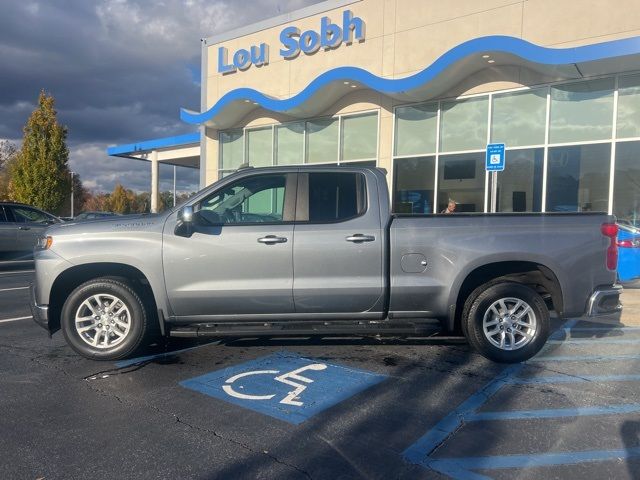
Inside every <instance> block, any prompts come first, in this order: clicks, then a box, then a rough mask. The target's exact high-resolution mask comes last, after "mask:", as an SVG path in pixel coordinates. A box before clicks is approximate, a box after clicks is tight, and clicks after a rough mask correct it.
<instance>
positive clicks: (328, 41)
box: [218, 10, 365, 74]
mask: <svg viewBox="0 0 640 480" xmlns="http://www.w3.org/2000/svg"><path fill="white" fill-rule="evenodd" d="M364 35H365V23H364V21H363V20H362V19H361V18H359V17H354V16H353V12H352V11H351V10H345V11H344V12H343V14H342V26H339V25H336V24H335V23H331V20H330V19H329V17H322V18H321V19H320V31H319V32H318V31H316V30H306V31H304V32H300V29H299V28H298V27H296V26H290V27H286V28H284V29H283V30H282V31H281V32H280V44H281V45H280V51H279V53H280V56H281V57H282V58H284V59H288V60H290V59H293V58H296V57H297V56H298V55H299V54H300V52H302V53H304V54H305V55H312V54H313V53H315V52H317V51H318V50H319V49H321V48H322V49H324V50H331V49H333V48H337V47H339V46H340V45H342V44H343V43H345V44H347V45H350V44H351V43H353V41H354V40H357V41H359V42H362V41H364ZM268 63H269V45H267V44H266V43H261V44H260V45H252V46H251V47H249V48H240V49H238V50H236V51H235V52H234V53H233V55H232V56H229V51H228V50H227V49H226V48H225V47H219V48H218V73H223V74H225V73H233V72H235V71H237V70H243V71H244V70H247V69H248V68H249V67H251V65H255V66H256V67H261V66H263V65H267V64H268Z"/></svg>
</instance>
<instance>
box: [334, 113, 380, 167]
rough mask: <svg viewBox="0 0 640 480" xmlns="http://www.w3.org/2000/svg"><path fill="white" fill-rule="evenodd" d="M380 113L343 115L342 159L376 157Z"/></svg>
mask: <svg viewBox="0 0 640 480" xmlns="http://www.w3.org/2000/svg"><path fill="white" fill-rule="evenodd" d="M377 152H378V114H377V113H367V114H364V115H353V116H348V117H342V156H341V159H342V160H361V159H364V158H376V156H377Z"/></svg>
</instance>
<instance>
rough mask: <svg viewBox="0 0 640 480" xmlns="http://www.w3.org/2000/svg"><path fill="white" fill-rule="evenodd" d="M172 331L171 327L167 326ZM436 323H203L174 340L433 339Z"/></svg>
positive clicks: (177, 331) (179, 329) (176, 330)
mask: <svg viewBox="0 0 640 480" xmlns="http://www.w3.org/2000/svg"><path fill="white" fill-rule="evenodd" d="M167 327H169V324H167ZM441 328H442V327H441V324H440V322H439V321H438V320H435V319H422V320H418V319H415V320H414V319H412V320H411V322H398V321H397V320H394V321H389V320H374V321H363V320H353V321H344V320H341V321H331V322H326V321H325V322H313V321H304V322H292V321H284V322H245V323H230V322H229V323H227V322H224V323H200V324H194V325H186V326H173V327H171V329H170V331H169V335H170V336H172V337H224V336H232V337H237V336H245V335H250V336H272V335H354V334H355V335H357V334H361V335H364V334H366V335H378V334H380V335H388V334H396V335H421V336H424V335H432V334H435V333H438V332H439V331H440V330H441Z"/></svg>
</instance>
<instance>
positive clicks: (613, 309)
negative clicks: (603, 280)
mask: <svg viewBox="0 0 640 480" xmlns="http://www.w3.org/2000/svg"><path fill="white" fill-rule="evenodd" d="M621 293H622V285H617V284H616V285H612V286H611V287H606V288H598V289H596V290H595V291H594V292H593V293H592V294H591V297H589V303H588V304H587V311H586V313H585V315H586V316H587V317H599V316H601V315H611V314H613V313H618V312H620V311H622V303H620V294H621Z"/></svg>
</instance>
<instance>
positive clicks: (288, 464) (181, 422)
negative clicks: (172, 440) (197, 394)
mask: <svg viewBox="0 0 640 480" xmlns="http://www.w3.org/2000/svg"><path fill="white" fill-rule="evenodd" d="M153 408H154V409H156V410H157V411H158V412H161V413H164V414H166V415H171V416H173V417H174V418H175V420H176V422H177V423H180V424H182V425H185V426H187V427H189V428H191V429H194V430H198V431H201V432H205V433H209V434H211V435H213V436H214V437H216V438H219V439H220V440H223V441H225V442H230V443H233V444H234V445H237V446H238V447H240V448H243V449H244V450H246V451H248V452H250V453H253V454H257V455H264V456H266V457H269V458H270V459H271V460H273V461H274V462H276V463H279V464H280V465H284V466H286V467H288V468H292V469H293V470H295V471H297V472H298V473H300V474H302V475H304V476H305V477H306V478H308V479H309V480H312V477H311V475H310V474H309V472H307V471H305V470H303V469H301V468H299V467H297V466H296V465H293V464H291V463H288V462H285V461H284V460H281V459H280V458H278V457H276V456H275V455H273V454H272V453H270V452H268V451H267V450H256V449H254V448H252V447H251V446H250V445H247V444H246V443H243V442H240V441H238V440H235V439H233V438H228V437H226V436H224V435H221V434H220V433H218V432H216V431H215V430H211V429H208V428H204V427H200V426H196V425H193V424H191V423H189V422H186V421H184V420H182V419H181V418H180V417H179V416H177V415H175V414H173V413H169V412H164V411H162V410H160V409H157V408H156V407H153Z"/></svg>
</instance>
